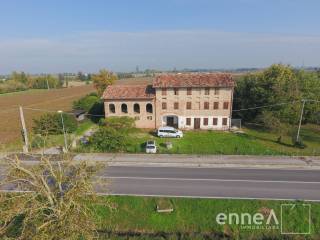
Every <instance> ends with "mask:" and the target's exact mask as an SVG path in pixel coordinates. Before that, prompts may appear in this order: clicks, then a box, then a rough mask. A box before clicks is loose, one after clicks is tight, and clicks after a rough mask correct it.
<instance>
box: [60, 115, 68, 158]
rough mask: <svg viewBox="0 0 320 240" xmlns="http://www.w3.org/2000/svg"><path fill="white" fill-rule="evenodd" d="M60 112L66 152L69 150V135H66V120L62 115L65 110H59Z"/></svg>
mask: <svg viewBox="0 0 320 240" xmlns="http://www.w3.org/2000/svg"><path fill="white" fill-rule="evenodd" d="M58 113H60V115H61V123H62V130H63V137H64V149H65V152H68V143H67V135H66V130H65V128H64V121H63V115H62V113H63V112H62V111H61V110H59V111H58Z"/></svg>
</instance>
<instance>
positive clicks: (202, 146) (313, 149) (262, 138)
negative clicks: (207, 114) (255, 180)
mask: <svg viewBox="0 0 320 240" xmlns="http://www.w3.org/2000/svg"><path fill="white" fill-rule="evenodd" d="M242 130H243V133H233V132H228V131H227V132H223V131H185V132H184V137H183V138H181V139H174V138H159V137H157V136H155V134H152V133H151V132H148V131H144V130H139V129H137V130H135V131H133V132H132V133H130V137H129V145H128V148H127V151H128V152H131V153H134V152H144V151H145V149H144V144H145V142H146V141H147V140H155V141H156V143H157V146H158V152H159V153H180V154H231V155H234V154H241V155H312V156H315V155H320V126H318V125H305V126H303V127H302V130H301V137H302V139H303V140H304V143H305V145H306V147H305V148H304V149H300V148H296V147H293V146H292V142H291V137H290V136H286V137H283V141H282V143H278V142H277V141H276V140H277V137H278V136H277V135H276V134H274V133H270V132H268V131H265V130H261V129H253V128H244V129H242ZM165 142H172V144H173V148H172V149H166V147H165Z"/></svg>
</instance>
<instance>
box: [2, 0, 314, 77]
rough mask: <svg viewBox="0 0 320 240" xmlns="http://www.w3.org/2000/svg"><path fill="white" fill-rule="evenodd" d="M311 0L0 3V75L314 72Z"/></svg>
mask: <svg viewBox="0 0 320 240" xmlns="http://www.w3.org/2000/svg"><path fill="white" fill-rule="evenodd" d="M319 9H320V1H319V0H77V1H72V0H55V1H49V0H10V1H6V0H0V73H2V74H7V73H10V72H12V71H14V70H16V71H25V72H29V73H42V72H51V73H58V72H77V71H83V72H96V71H98V70H99V69H101V68H107V69H110V70H112V71H135V69H136V66H139V68H140V69H146V68H149V69H159V70H172V69H174V68H176V69H183V68H212V69H221V68H222V69H234V68H243V67H248V68H249V67H267V66H269V65H271V64H273V63H284V64H291V65H293V66H315V67H320V14H319Z"/></svg>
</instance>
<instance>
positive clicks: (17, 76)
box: [10, 71, 30, 84]
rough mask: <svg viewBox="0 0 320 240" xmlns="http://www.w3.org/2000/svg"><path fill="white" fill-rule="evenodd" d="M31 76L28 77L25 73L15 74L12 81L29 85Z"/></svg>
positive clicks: (11, 77)
mask: <svg viewBox="0 0 320 240" xmlns="http://www.w3.org/2000/svg"><path fill="white" fill-rule="evenodd" d="M29 77H30V76H29V75H27V74H26V73H25V72H15V71H14V72H13V73H12V74H11V76H10V79H11V80H13V81H16V82H21V83H23V84H27V82H28V80H29Z"/></svg>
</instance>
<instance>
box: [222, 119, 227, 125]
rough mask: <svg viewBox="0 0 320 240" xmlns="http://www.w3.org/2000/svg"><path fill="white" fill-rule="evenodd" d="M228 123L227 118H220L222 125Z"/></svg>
mask: <svg viewBox="0 0 320 240" xmlns="http://www.w3.org/2000/svg"><path fill="white" fill-rule="evenodd" d="M227 124H228V118H222V125H223V126H226V125H227Z"/></svg>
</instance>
